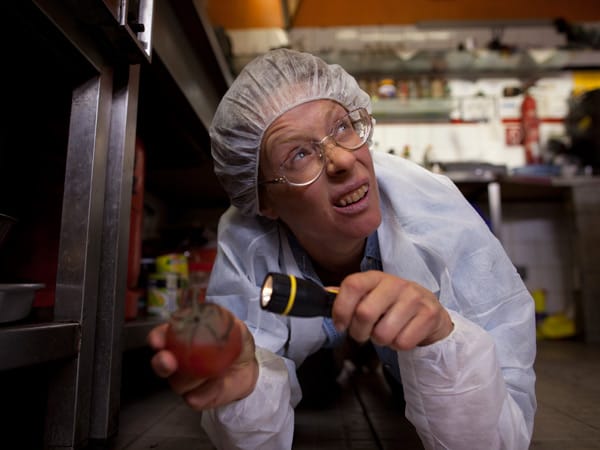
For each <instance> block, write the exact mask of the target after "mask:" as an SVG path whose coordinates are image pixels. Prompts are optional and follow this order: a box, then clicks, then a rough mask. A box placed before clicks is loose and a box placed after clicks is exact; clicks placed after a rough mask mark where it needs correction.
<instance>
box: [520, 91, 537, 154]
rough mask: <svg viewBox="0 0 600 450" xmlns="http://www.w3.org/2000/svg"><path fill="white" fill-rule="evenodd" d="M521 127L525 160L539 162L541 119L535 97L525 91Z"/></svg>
mask: <svg viewBox="0 0 600 450" xmlns="http://www.w3.org/2000/svg"><path fill="white" fill-rule="evenodd" d="M521 127H522V130H523V147H524V148H525V162H526V163H527V164H537V163H539V162H540V160H541V158H540V121H539V119H538V116H537V107H536V103H535V99H534V98H533V97H532V96H531V94H529V92H526V93H525V97H524V98H523V103H522V104H521Z"/></svg>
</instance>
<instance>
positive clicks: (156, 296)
mask: <svg viewBox="0 0 600 450" xmlns="http://www.w3.org/2000/svg"><path fill="white" fill-rule="evenodd" d="M178 297H179V275H178V274H177V273H169V272H166V273H152V274H150V275H149V276H148V314H149V315H152V316H159V317H163V318H165V319H166V318H168V317H169V316H170V315H171V313H172V312H173V311H175V310H176V309H177V301H178Z"/></svg>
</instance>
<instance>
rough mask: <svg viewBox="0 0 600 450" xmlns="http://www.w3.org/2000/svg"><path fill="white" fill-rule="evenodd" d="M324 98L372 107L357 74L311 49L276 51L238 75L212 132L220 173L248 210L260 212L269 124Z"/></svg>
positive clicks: (248, 212) (234, 197) (233, 197)
mask: <svg viewBox="0 0 600 450" xmlns="http://www.w3.org/2000/svg"><path fill="white" fill-rule="evenodd" d="M321 99H329V100H334V101H336V102H338V103H340V104H341V105H342V106H344V107H345V108H346V109H347V110H353V109H356V108H366V109H367V110H368V111H369V112H371V103H370V98H369V95H368V94H367V93H366V92H364V91H363V90H361V89H360V88H359V86H358V83H357V82H356V80H355V79H354V78H353V77H352V76H350V75H349V74H348V73H347V72H346V71H345V70H344V69H342V68H341V67H340V66H339V65H335V64H334V65H329V64H327V63H326V62H325V61H323V60H322V59H320V58H318V57H316V56H314V55H311V54H309V53H302V52H298V51H294V50H287V49H277V50H272V51H270V52H268V53H266V54H264V55H262V56H259V57H257V58H255V59H254V60H253V61H251V62H250V63H248V64H247V65H246V67H244V69H243V70H242V71H241V73H240V74H239V75H238V76H237V78H236V79H235V80H234V82H233V84H232V85H231V87H230V88H229V90H228V91H227V93H226V94H225V96H224V97H223V99H222V100H221V102H220V104H219V106H218V108H217V111H216V113H215V116H214V118H213V121H212V125H211V127H210V131H209V132H210V137H211V142H212V144H211V147H212V156H213V160H214V169H215V174H216V175H217V177H218V179H219V181H220V182H221V184H222V186H223V188H224V189H225V191H226V192H227V194H228V195H229V199H230V200H231V203H232V204H233V205H234V206H236V207H238V208H239V209H240V210H241V211H242V213H243V214H245V215H255V214H258V212H259V211H258V187H257V179H258V162H259V156H260V146H261V142H262V138H263V134H264V132H265V131H266V129H267V128H268V127H269V126H270V125H271V124H272V123H273V122H274V121H275V119H277V118H278V117H279V116H281V115H282V114H283V113H285V112H286V111H288V110H290V109H292V108H294V107H295V106H298V105H300V104H303V103H306V102H309V101H312V100H321Z"/></svg>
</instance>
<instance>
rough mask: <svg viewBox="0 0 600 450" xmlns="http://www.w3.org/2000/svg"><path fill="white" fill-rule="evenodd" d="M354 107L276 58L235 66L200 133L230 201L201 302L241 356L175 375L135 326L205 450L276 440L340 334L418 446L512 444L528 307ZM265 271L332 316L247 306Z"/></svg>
mask: <svg viewBox="0 0 600 450" xmlns="http://www.w3.org/2000/svg"><path fill="white" fill-rule="evenodd" d="M370 107H371V105H370V99H369V96H368V95H367V94H366V93H365V92H363V91H362V90H361V89H360V88H359V87H358V85H357V83H356V82H355V80H354V79H353V78H352V77H351V76H350V75H348V74H347V73H346V72H345V71H344V70H343V69H341V68H340V67H339V66H336V65H327V64H326V63H324V62H323V61H322V60H320V59H319V58H316V57H314V56H312V55H309V54H306V53H300V52H295V51H291V50H284V49H280V50H274V51H271V52H269V53H268V54H266V55H264V56H261V57H259V58H257V59H256V60H254V61H253V62H251V63H250V64H248V65H247V66H246V68H245V69H244V70H243V71H242V73H240V75H239V76H238V77H237V79H236V80H235V82H234V83H233V85H232V86H231V88H230V89H229V91H228V93H227V94H226V95H225V97H224V98H223V100H222V101H221V103H220V105H219V108H218V109H217V112H216V115H215V117H214V120H213V124H212V127H211V138H212V154H213V159H214V164H215V172H216V174H217V176H218V177H219V180H220V181H221V183H222V185H223V187H224V188H225V190H226V191H227V192H228V194H229V196H230V199H231V203H232V205H233V206H232V207H231V208H230V209H229V210H228V211H227V212H226V213H225V214H224V215H223V217H222V218H221V221H220V224H219V252H218V256H217V261H216V264H215V267H214V270H213V273H212V276H211V281H210V285H209V288H208V293H207V295H208V297H209V299H210V300H211V301H214V302H216V303H219V304H220V305H222V306H224V307H226V308H228V309H230V310H231V311H233V312H234V313H235V314H236V316H237V317H238V318H239V319H240V321H239V322H238V326H240V327H241V328H242V331H243V335H244V350H243V352H242V355H241V356H240V358H239V359H238V360H237V361H236V362H235V363H234V365H233V366H232V367H231V368H230V369H229V371H228V372H227V373H226V374H225V375H223V376H222V377H219V378H217V379H210V380H195V379H190V378H189V377H186V376H184V375H182V374H180V373H178V372H177V370H176V369H177V361H176V360H175V357H174V356H173V354H171V353H170V352H168V351H166V350H164V334H165V326H162V327H158V328H157V329H155V330H153V332H152V333H151V334H150V336H149V341H150V343H151V345H152V346H153V347H154V348H155V349H157V350H159V351H158V352H157V354H156V355H155V356H154V358H153V361H152V363H153V367H154V369H155V371H156V372H157V373H158V374H159V375H161V376H163V377H169V380H170V382H171V385H172V387H173V389H174V390H175V391H176V392H178V393H179V394H181V395H182V396H183V397H184V398H185V400H186V401H187V402H188V403H189V404H190V405H191V406H192V407H193V408H195V409H197V410H199V411H203V414H202V424H203V426H204V428H205V430H206V431H207V433H208V434H209V436H210V437H211V439H212V440H213V442H214V443H215V445H216V446H217V447H219V448H249V449H250V448H260V449H266V448H272V449H284V448H290V447H291V445H292V437H293V426H294V423H293V422H294V413H293V408H294V406H295V405H296V404H297V403H298V401H299V400H300V397H301V392H300V388H299V385H298V381H297V379H296V375H295V371H296V369H297V368H298V367H299V366H300V364H301V363H302V361H303V360H304V359H305V358H306V357H307V356H308V355H310V354H312V353H314V352H315V351H316V350H318V349H320V348H322V347H323V346H327V345H335V344H336V343H337V342H339V341H340V340H341V339H342V337H343V336H344V335H349V336H350V337H351V338H353V339H354V340H356V341H358V342H364V341H367V340H370V341H372V342H373V343H374V344H375V347H376V349H377V352H378V354H379V357H380V359H381V360H382V361H383V362H385V363H386V364H389V365H390V366H391V367H393V369H394V370H393V372H394V375H395V377H396V378H397V379H398V380H401V382H402V386H403V389H404V395H405V399H406V415H407V417H408V418H409V420H410V421H411V422H412V423H413V424H414V425H415V427H416V429H417V431H418V433H419V435H420V437H421V439H422V441H423V443H424V445H425V447H426V448H450V449H475V448H485V449H496V448H506V449H526V448H528V446H529V441H530V439H531V433H532V429H533V417H534V413H535V408H536V400H535V394H534V383H535V375H534V372H533V361H534V358H535V321H534V309H533V301H532V299H531V297H530V296H529V294H528V292H527V290H526V289H525V286H524V285H523V283H522V281H521V279H520V278H519V276H518V274H517V272H516V270H515V269H514V267H513V265H512V264H511V262H510V261H509V259H508V258H507V256H506V254H505V253H504V251H503V249H502V247H501V245H500V244H499V242H498V241H497V240H496V239H495V238H494V237H493V235H492V234H491V233H490V232H489V230H488V229H487V227H486V225H485V224H484V222H483V221H482V220H481V219H480V218H479V216H478V215H477V214H476V213H475V211H474V210H473V209H472V208H471V206H470V205H469V204H468V203H467V202H466V201H465V200H464V198H463V197H462V195H461V194H460V192H459V191H458V190H457V189H456V188H455V187H454V185H453V184H452V183H451V182H450V181H449V180H448V179H447V178H444V177H441V176H439V175H434V174H432V173H430V172H428V171H426V170H424V169H423V168H421V167H419V166H417V165H415V164H412V163H410V162H408V161H405V160H403V159H401V158H398V157H394V156H391V155H385V154H379V153H377V154H372V153H371V152H370V150H369V144H370V138H371V135H372V128H373V120H372V119H371V117H370V115H369V112H370ZM268 272H283V273H289V274H293V275H296V276H298V277H301V278H308V279H312V280H313V281H316V282H318V283H320V284H323V285H325V286H339V294H338V296H337V298H336V301H335V302H334V305H333V312H332V319H323V318H290V317H283V316H277V315H274V314H272V313H269V312H265V311H264V310H262V309H261V308H260V306H259V287H260V285H261V284H262V281H263V279H264V277H265V275H266V274H267V273H268Z"/></svg>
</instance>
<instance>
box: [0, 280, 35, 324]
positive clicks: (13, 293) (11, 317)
mask: <svg viewBox="0 0 600 450" xmlns="http://www.w3.org/2000/svg"><path fill="white" fill-rule="evenodd" d="M43 287H44V285H43V284H40V283H26V284H0V323H2V322H13V321H16V320H21V319H24V318H25V317H27V316H28V315H29V313H30V312H31V306H32V305H33V299H34V297H35V291H37V290H38V289H42V288H43Z"/></svg>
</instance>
